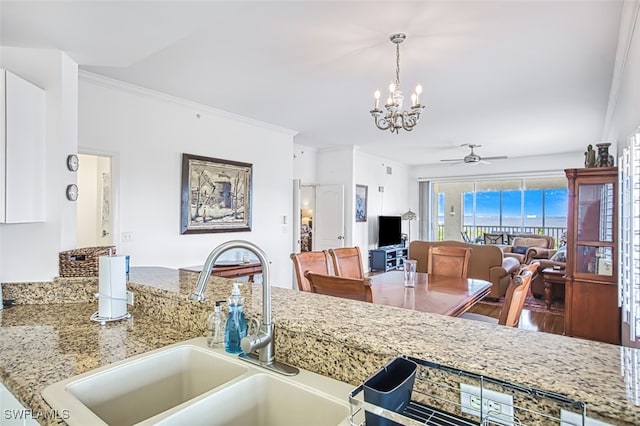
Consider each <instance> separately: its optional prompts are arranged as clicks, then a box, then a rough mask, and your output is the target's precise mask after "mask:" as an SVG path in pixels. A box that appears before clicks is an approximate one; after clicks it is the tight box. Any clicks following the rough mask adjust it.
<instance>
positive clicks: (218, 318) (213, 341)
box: [207, 300, 225, 348]
mask: <svg viewBox="0 0 640 426" xmlns="http://www.w3.org/2000/svg"><path fill="white" fill-rule="evenodd" d="M222 303H224V300H219V301H217V302H216V307H215V309H214V311H213V312H212V313H211V315H209V318H208V319H207V346H209V347H210V348H222V347H223V346H224V324H225V321H224V313H222V307H221V306H220V305H221V304H222Z"/></svg>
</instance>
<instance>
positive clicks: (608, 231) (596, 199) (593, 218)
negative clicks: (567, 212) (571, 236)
mask: <svg viewBox="0 0 640 426" xmlns="http://www.w3.org/2000/svg"><path fill="white" fill-rule="evenodd" d="M613 196H614V188H613V184H612V183H603V184H588V185H580V186H579V187H578V217H577V225H578V228H577V238H576V240H577V241H578V242H580V241H585V242H586V241H592V242H598V241H602V242H610V243H611V242H613V241H614V235H613V214H614V204H613V203H614V201H615V200H614V199H613Z"/></svg>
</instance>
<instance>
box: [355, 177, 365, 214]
mask: <svg viewBox="0 0 640 426" xmlns="http://www.w3.org/2000/svg"><path fill="white" fill-rule="evenodd" d="M366 221H367V186H366V185H356V222H366Z"/></svg>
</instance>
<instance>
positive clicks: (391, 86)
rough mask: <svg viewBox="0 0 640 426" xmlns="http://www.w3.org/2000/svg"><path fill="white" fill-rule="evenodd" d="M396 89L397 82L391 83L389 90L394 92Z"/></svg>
mask: <svg viewBox="0 0 640 426" xmlns="http://www.w3.org/2000/svg"><path fill="white" fill-rule="evenodd" d="M395 91H396V85H395V84H393V83H391V84H390V85H389V92H391V93H393V92H395Z"/></svg>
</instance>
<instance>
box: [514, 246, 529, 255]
mask: <svg viewBox="0 0 640 426" xmlns="http://www.w3.org/2000/svg"><path fill="white" fill-rule="evenodd" d="M527 250H529V247H527V246H515V247H514V248H513V250H511V251H512V252H513V253H518V254H527Z"/></svg>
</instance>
